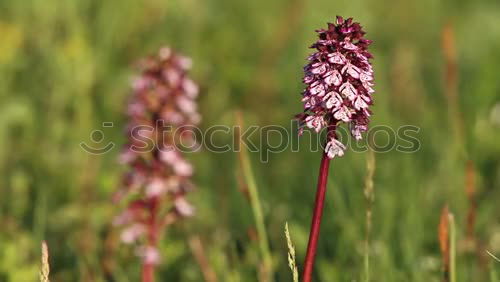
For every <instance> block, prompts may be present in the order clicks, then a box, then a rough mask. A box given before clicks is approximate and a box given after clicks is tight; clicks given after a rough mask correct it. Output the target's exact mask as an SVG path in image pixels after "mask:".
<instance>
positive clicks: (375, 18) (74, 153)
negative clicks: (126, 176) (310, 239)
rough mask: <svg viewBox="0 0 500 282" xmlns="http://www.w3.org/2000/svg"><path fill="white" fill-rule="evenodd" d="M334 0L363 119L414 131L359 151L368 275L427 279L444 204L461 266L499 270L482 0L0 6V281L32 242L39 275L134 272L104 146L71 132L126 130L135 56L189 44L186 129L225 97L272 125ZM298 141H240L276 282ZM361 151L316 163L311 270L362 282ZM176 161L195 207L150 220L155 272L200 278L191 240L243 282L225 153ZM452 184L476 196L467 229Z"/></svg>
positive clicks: (82, 277)
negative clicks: (262, 145)
mask: <svg viewBox="0 0 500 282" xmlns="http://www.w3.org/2000/svg"><path fill="white" fill-rule="evenodd" d="M337 14H339V15H343V16H352V17H354V18H355V20H357V21H359V22H361V23H362V25H363V26H364V28H365V30H366V31H367V32H368V35H367V37H368V38H370V39H373V40H374V41H375V43H374V44H373V47H372V49H371V50H372V52H373V53H374V55H375V60H374V68H375V75H376V87H375V89H376V91H377V92H376V93H375V96H374V97H375V99H376V100H375V102H376V105H375V107H374V108H373V111H374V112H375V115H374V117H373V122H372V125H388V126H390V127H392V128H398V127H399V126H401V125H404V124H411V125H415V126H418V127H420V128H421V130H420V132H419V133H418V134H417V136H418V138H419V140H420V142H421V148H420V150H419V151H418V152H416V153H412V154H404V153H401V152H397V151H394V150H392V151H391V152H389V153H380V154H376V155H375V157H376V171H375V174H374V189H375V202H374V206H373V231H372V242H371V248H372V260H371V266H370V271H371V277H372V280H373V281H423V282H427V281H439V280H440V279H441V274H440V273H441V272H440V265H441V263H440V255H439V245H438V240H437V226H438V222H439V215H440V210H441V208H442V207H443V206H444V205H445V204H446V203H448V205H449V208H450V211H451V212H453V213H454V214H455V219H456V224H457V236H458V238H457V264H458V265H457V275H458V279H459V281H498V280H495V279H498V276H499V275H500V274H499V273H500V262H494V260H493V259H492V258H491V257H489V256H488V255H487V254H486V253H485V250H489V251H490V252H492V253H493V254H499V253H500V206H499V205H498V200H499V197H500V191H499V189H498V188H500V142H499V140H500V130H499V129H500V81H499V67H498V63H499V62H500V52H499V50H500V16H499V15H500V3H499V2H498V1H496V0H480V1H465V0H457V1H451V0H447V1H436V0H406V1H400V0H372V1H360V0H352V1H347V0H341V1H340V0H339V1H327V0H314V1H306V0H276V1H267V0H252V1H235V0H205V1H195V0H183V1H160V0H145V1H134V0H120V1H118V0H108V1H100V0H87V1H57V0H50V1H49V0H44V1H42V0H22V1H19V0H17V1H16V0H2V1H0V281H14V282H24V281H27V282H28V281H36V280H37V279H38V278H37V277H38V276H37V272H38V269H39V260H40V242H41V241H42V240H43V239H46V240H47V243H48V246H49V249H50V261H51V279H52V281H138V279H139V273H140V266H139V263H138V259H137V258H136V257H135V256H134V254H133V249H132V248H131V247H128V246H124V245H122V244H120V242H119V234H118V231H117V230H115V229H114V228H113V227H112V226H111V224H110V222H111V220H112V218H113V216H114V215H116V214H117V212H118V211H119V210H120V207H119V206H116V205H113V204H111V201H110V198H111V195H112V193H113V191H115V190H116V189H117V187H118V184H119V178H120V175H121V173H122V171H123V169H124V168H123V167H121V166H120V165H118V164H117V162H116V159H117V155H118V153H119V146H117V147H116V148H115V149H113V150H112V151H111V152H110V153H108V154H105V155H102V156H95V155H90V154H87V153H85V152H84V151H83V150H82V149H81V148H80V146H79V143H80V142H82V141H85V142H90V141H89V140H90V133H91V132H92V131H93V130H95V129H102V123H103V122H109V121H111V122H113V123H114V125H115V126H114V127H113V128H105V129H103V131H104V132H105V140H106V142H107V141H113V142H115V143H117V144H122V143H123V142H124V136H123V126H124V124H125V117H124V109H125V105H126V101H127V97H128V96H129V94H130V92H129V81H130V77H131V76H132V75H133V74H134V72H135V71H136V70H135V69H134V67H133V63H134V62H135V61H136V60H137V59H138V58H141V57H143V56H145V55H147V54H150V53H153V52H156V50H157V49H158V48H159V47H160V46H162V45H170V46H172V47H174V48H175V49H177V50H179V51H180V52H182V53H184V54H186V55H188V56H191V57H192V58H193V60H194V68H193V71H192V73H191V74H192V77H193V78H194V79H195V80H196V81H198V82H199V84H200V85H201V96H200V107H201V113H202V115H203V122H202V127H203V128H207V127H209V126H211V125H214V124H223V125H233V124H234V123H235V111H236V110H238V109H239V110H241V111H242V114H243V116H244V120H245V124H246V125H260V126H264V125H268V124H277V125H283V126H289V124H290V119H291V118H292V117H293V115H294V114H296V113H298V112H300V110H301V102H300V98H299V97H300V93H301V90H302V87H303V85H302V83H301V77H302V66H303V65H304V64H305V57H306V56H307V54H308V53H309V52H310V50H309V49H308V48H307V47H308V46H309V45H310V44H311V43H312V42H313V41H314V40H315V39H316V34H315V33H314V30H315V29H318V28H321V27H324V26H325V25H326V22H328V21H333V20H334V17H335V15H337ZM376 137H377V138H376V139H377V140H376V141H378V142H380V143H382V144H383V143H384V142H386V143H387V142H388V141H387V138H385V137H384V136H383V134H381V135H380V136H378V135H377V136H376ZM273 138H274V139H273V140H271V142H270V144H274V143H273V142H275V141H276V142H278V141H279V140H278V139H277V138H276V137H273ZM384 138H385V139H384ZM216 141H217V142H218V143H219V144H224V142H231V137H230V136H226V135H223V134H221V135H217V138H216ZM255 142H257V143H258V142H259V140H258V139H257V138H256V140H255ZM392 142H395V141H394V140H393V141H392ZM300 148H301V150H300V152H298V153H294V152H291V150H290V149H289V148H287V149H286V150H285V151H284V152H282V153H279V154H271V155H270V159H269V162H267V163H262V162H260V161H259V155H258V153H252V154H250V157H251V164H252V167H253V172H254V174H255V177H256V185H257V187H258V189H259V193H260V198H261V202H262V206H263V207H262V211H263V214H264V217H265V226H266V231H267V234H268V237H269V242H270V249H271V254H272V258H273V262H274V266H275V268H274V273H275V274H274V278H275V280H276V281H291V272H290V270H289V269H288V266H287V257H286V254H287V247H286V240H285V236H284V234H283V229H284V224H285V221H288V223H289V227H290V232H291V236H292V239H293V240H294V243H295V245H296V250H297V257H298V263H299V267H300V265H301V263H302V259H303V257H304V255H305V249H306V245H307V234H308V229H309V224H310V217H311V212H312V210H311V208H312V203H313V199H314V191H315V184H316V177H317V169H318V166H319V161H320V154H319V153H311V152H309V151H308V150H307V148H308V144H307V142H304V143H302V144H301V145H300ZM366 157H367V156H366V154H362V153H354V152H348V153H347V154H346V156H344V157H343V158H341V159H335V160H334V161H333V164H332V166H333V167H332V168H331V176H330V182H329V191H328V194H327V204H326V209H325V215H324V217H325V220H324V222H323V226H322V234H321V239H320V246H319V248H320V250H319V253H318V259H317V267H316V280H317V281H360V280H361V279H362V277H363V255H364V249H363V240H364V237H365V200H364V196H363V189H364V177H365V174H366V168H365V167H366V164H365V162H366V161H365V159H366ZM191 160H192V161H193V163H194V165H195V167H196V175H195V183H196V185H197V187H198V188H197V190H196V191H195V192H193V193H191V195H190V196H189V197H190V199H191V200H192V202H193V203H194V204H195V206H196V207H197V216H196V217H194V218H192V219H189V220H186V221H184V222H183V223H181V224H179V225H176V226H175V227H174V228H172V229H171V230H168V231H167V233H166V235H165V237H164V239H163V240H162V246H161V251H162V254H163V263H162V265H161V267H160V269H159V273H158V280H159V281H203V275H202V271H201V270H200V266H199V264H198V263H197V261H196V259H195V258H194V255H193V249H192V248H190V246H192V244H191V245H190V244H189V243H188V242H189V241H190V240H193V238H195V239H194V240H196V238H199V239H200V240H201V242H202V246H203V248H204V250H205V255H206V257H207V260H208V262H209V264H210V267H211V268H213V270H214V271H215V273H216V274H217V277H218V280H219V281H257V279H258V277H259V269H260V268H261V262H262V257H261V254H260V252H259V243H258V240H259V239H258V238H257V236H256V235H255V234H256V231H255V221H254V217H253V214H252V209H251V206H250V203H249V201H248V197H247V196H246V195H247V193H246V185H245V181H242V180H241V179H244V178H242V172H241V170H240V168H239V162H238V154H237V153H233V152H229V153H224V154H215V153H211V152H209V151H208V150H204V151H202V152H200V153H199V154H193V155H192V157H191ZM467 187H468V189H469V191H471V190H472V188H475V196H474V199H475V202H476V203H477V209H476V210H475V212H473V213H475V215H476V220H475V224H474V227H473V232H470V231H469V236H467V215H468V214H470V213H471V208H470V206H471V203H472V202H473V201H471V200H468V197H467V193H466V191H467ZM467 238H468V239H467ZM471 242H475V243H471Z"/></svg>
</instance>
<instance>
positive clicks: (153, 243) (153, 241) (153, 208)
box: [142, 198, 158, 282]
mask: <svg viewBox="0 0 500 282" xmlns="http://www.w3.org/2000/svg"><path fill="white" fill-rule="evenodd" d="M149 204H150V206H149V212H150V216H149V221H148V225H149V226H148V247H150V248H154V249H156V247H157V239H158V228H157V222H156V214H157V212H158V199H157V198H153V199H151V202H150V203H149ZM154 281H155V264H154V263H151V262H145V263H143V265H142V282H154Z"/></svg>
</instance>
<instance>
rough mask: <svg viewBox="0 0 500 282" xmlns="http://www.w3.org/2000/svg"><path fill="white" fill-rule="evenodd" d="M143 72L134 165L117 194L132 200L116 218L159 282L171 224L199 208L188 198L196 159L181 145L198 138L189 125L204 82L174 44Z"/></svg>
mask: <svg viewBox="0 0 500 282" xmlns="http://www.w3.org/2000/svg"><path fill="white" fill-rule="evenodd" d="M140 67H141V68H142V74H141V75H140V76H139V77H137V78H136V79H135V80H134V82H133V96H132V98H131V100H130V102H129V105H128V111H127V114H128V117H129V124H128V128H127V134H128V143H127V144H126V146H125V149H124V151H123V153H122V154H121V158H120V160H121V162H122V163H124V164H127V165H128V166H129V170H128V171H127V172H126V174H125V175H124V177H123V182H122V187H121V189H120V190H119V191H118V192H117V193H116V194H115V197H114V199H115V200H117V201H119V200H123V199H124V198H125V199H126V200H127V201H128V206H127V208H126V209H125V211H124V212H123V213H122V214H121V215H119V216H118V217H117V218H116V219H115V220H114V223H115V224H116V225H120V226H124V229H123V231H122V233H121V239H122V241H123V242H125V243H136V242H138V247H137V250H136V253H137V255H139V256H140V257H141V258H142V263H143V268H142V281H144V282H151V281H154V269H155V266H156V265H157V264H158V263H159V262H160V253H159V251H158V241H159V240H160V238H161V234H162V232H163V230H164V229H165V227H167V226H168V225H171V224H172V223H174V222H175V221H177V220H178V219H180V218H182V217H187V216H191V215H193V213H194V208H193V207H192V206H191V204H189V203H188V201H187V200H186V199H185V194H186V192H188V191H190V190H191V189H192V188H193V185H192V184H191V181H190V178H191V175H192V174H193V168H192V166H191V164H190V163H189V162H188V161H187V160H186V159H184V157H183V156H182V154H181V149H180V148H181V147H180V146H181V144H185V143H184V142H187V141H191V142H194V138H193V136H192V131H189V126H191V125H194V124H197V123H198V121H199V119H200V116H199V114H198V112H197V104H196V102H195V98H196V97H197V95H198V87H197V86H196V84H195V83H194V82H193V81H192V80H190V79H189V78H188V77H187V73H186V72H187V70H188V69H189V68H190V67H191V60H190V59H188V58H186V57H183V56H181V55H179V54H176V53H174V52H173V51H172V50H171V49H169V48H166V47H165V48H162V49H160V51H159V53H158V55H157V56H152V57H148V58H146V59H144V60H142V61H141V62H140Z"/></svg>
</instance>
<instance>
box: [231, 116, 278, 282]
mask: <svg viewBox="0 0 500 282" xmlns="http://www.w3.org/2000/svg"><path fill="white" fill-rule="evenodd" d="M236 124H237V125H238V127H239V129H240V131H239V132H238V134H239V135H238V137H237V138H238V142H239V150H240V152H239V161H240V168H241V170H242V172H243V177H244V179H245V184H246V186H247V187H248V192H249V195H250V205H251V207H252V212H253V216H254V219H255V226H256V228H257V234H258V237H259V238H258V242H259V247H260V252H261V255H262V259H263V276H262V279H263V280H264V282H266V281H272V280H273V279H272V271H273V265H272V258H271V251H270V250H269V241H268V237H267V231H266V226H265V222H264V214H263V210H262V205H261V203H260V197H259V190H258V189H257V184H256V182H255V176H254V173H253V170H252V165H251V163H250V158H249V156H248V152H247V150H246V145H245V144H244V143H243V141H242V139H241V131H242V130H243V129H244V123H243V114H242V113H241V112H240V111H237V112H236Z"/></svg>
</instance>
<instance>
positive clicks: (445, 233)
mask: <svg viewBox="0 0 500 282" xmlns="http://www.w3.org/2000/svg"><path fill="white" fill-rule="evenodd" d="M449 219H450V217H449V212H448V206H445V207H444V208H443V210H442V211H441V218H440V220H439V228H438V239H439V248H440V250H441V257H442V260H443V262H442V270H443V282H450V230H449V227H450V224H449Z"/></svg>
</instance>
